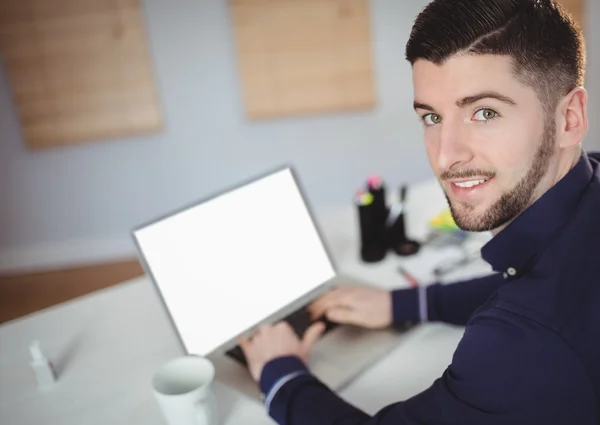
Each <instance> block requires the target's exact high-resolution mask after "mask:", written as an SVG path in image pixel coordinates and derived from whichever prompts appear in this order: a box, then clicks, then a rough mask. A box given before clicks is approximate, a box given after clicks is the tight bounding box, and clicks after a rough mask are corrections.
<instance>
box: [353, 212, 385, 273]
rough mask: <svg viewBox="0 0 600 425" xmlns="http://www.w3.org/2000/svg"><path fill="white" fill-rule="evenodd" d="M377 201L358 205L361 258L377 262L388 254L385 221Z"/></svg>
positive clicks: (367, 261)
mask: <svg viewBox="0 0 600 425" xmlns="http://www.w3.org/2000/svg"><path fill="white" fill-rule="evenodd" d="M376 205H377V204H376V203H375V202H372V203H371V204H369V205H358V206H357V209H358V224H359V236H360V258H361V259H362V261H364V262H366V263H376V262H379V261H381V260H383V259H384V258H385V256H386V255H387V244H386V240H385V221H384V219H382V215H381V212H380V211H379V210H378V209H377V207H376Z"/></svg>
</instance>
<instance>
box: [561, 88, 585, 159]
mask: <svg viewBox="0 0 600 425" xmlns="http://www.w3.org/2000/svg"><path fill="white" fill-rule="evenodd" d="M557 112H558V117H557V118H558V120H557V124H558V126H557V128H556V137H557V139H558V145H559V147H561V148H563V149H568V148H571V147H574V146H577V145H579V144H580V143H581V142H582V141H583V139H584V138H585V136H586V134H587V130H588V118H587V91H586V90H585V89H584V88H583V87H576V88H574V89H573V90H572V91H571V92H570V93H569V94H568V95H567V96H565V98H564V99H563V100H562V101H561V102H560V106H559V108H558V111H557Z"/></svg>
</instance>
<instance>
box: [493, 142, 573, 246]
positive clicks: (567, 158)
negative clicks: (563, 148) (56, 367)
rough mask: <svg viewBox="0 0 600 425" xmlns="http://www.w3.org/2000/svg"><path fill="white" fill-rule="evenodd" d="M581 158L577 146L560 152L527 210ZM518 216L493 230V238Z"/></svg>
mask: <svg viewBox="0 0 600 425" xmlns="http://www.w3.org/2000/svg"><path fill="white" fill-rule="evenodd" d="M580 156H581V147H580V146H577V147H576V148H575V149H573V150H572V151H567V152H560V153H559V154H558V156H557V159H556V161H555V162H554V163H553V164H550V165H549V166H548V171H547V172H546V174H545V176H544V177H543V178H542V180H541V181H540V183H539V184H538V185H537V188H536V189H535V191H534V192H533V194H532V196H531V199H530V200H529V203H528V204H527V207H526V209H527V208H529V207H530V206H531V205H533V203H535V201H537V200H538V199H540V198H541V197H542V195H544V193H546V192H547V191H548V190H550V189H551V188H552V187H553V186H554V185H556V183H558V182H559V181H560V180H561V179H562V178H563V177H564V176H566V175H567V174H568V173H569V171H571V170H572V169H573V167H575V164H577V161H579V157H580ZM517 217H518V216H516V217H514V218H513V219H511V220H510V221H508V222H506V223H504V224H503V225H501V226H499V227H497V228H495V229H493V230H492V231H491V233H492V235H493V236H496V235H497V234H498V233H500V232H501V231H502V230H504V229H505V228H506V227H507V226H508V225H509V224H510V223H512V222H513V220H515V219H516V218H517Z"/></svg>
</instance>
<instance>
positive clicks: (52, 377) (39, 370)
mask: <svg viewBox="0 0 600 425" xmlns="http://www.w3.org/2000/svg"><path fill="white" fill-rule="evenodd" d="M29 351H30V352H31V358H32V360H31V368H32V369H33V373H34V374H35V379H36V380H37V383H38V386H39V387H40V389H41V390H43V391H46V390H48V389H50V387H52V386H53V385H54V383H55V382H56V372H55V370H54V366H53V365H52V362H51V361H50V360H48V359H47V358H46V356H44V354H43V353H42V350H41V349H40V343H39V341H34V342H32V343H31V345H30V346H29Z"/></svg>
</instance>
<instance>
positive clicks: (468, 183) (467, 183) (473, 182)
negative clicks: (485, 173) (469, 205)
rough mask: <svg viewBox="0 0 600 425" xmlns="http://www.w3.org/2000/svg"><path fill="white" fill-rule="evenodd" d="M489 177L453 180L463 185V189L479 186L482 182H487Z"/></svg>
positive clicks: (456, 184) (454, 183) (458, 185)
mask: <svg viewBox="0 0 600 425" xmlns="http://www.w3.org/2000/svg"><path fill="white" fill-rule="evenodd" d="M488 180H489V179H479V180H467V181H463V182H453V183H452V184H453V185H454V186H457V187H461V188H463V189H466V188H470V187H475V186H479V185H480V184H483V183H485V182H486V181H488Z"/></svg>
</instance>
